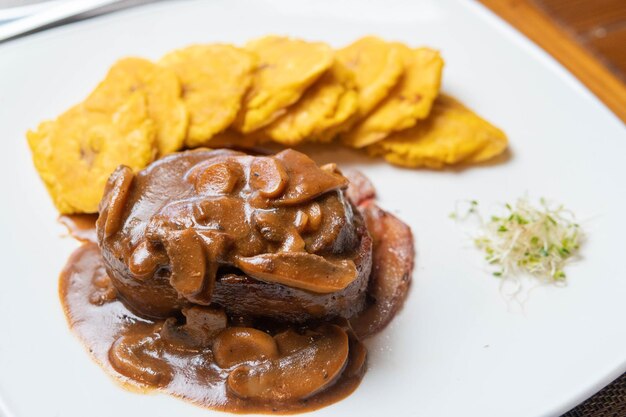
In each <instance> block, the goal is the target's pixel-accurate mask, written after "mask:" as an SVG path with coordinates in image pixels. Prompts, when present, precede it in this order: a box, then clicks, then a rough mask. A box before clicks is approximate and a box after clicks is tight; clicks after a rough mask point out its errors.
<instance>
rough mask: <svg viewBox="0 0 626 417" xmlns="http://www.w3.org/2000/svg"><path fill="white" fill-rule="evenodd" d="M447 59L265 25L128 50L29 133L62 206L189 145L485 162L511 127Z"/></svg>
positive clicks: (415, 161)
mask: <svg viewBox="0 0 626 417" xmlns="http://www.w3.org/2000/svg"><path fill="white" fill-rule="evenodd" d="M443 65H444V63H443V59H442V58H441V56H440V54H439V52H437V51H435V50H432V49H429V48H424V47H420V48H411V47H408V46H406V45H404V44H402V43H398V42H387V41H384V40H382V39H379V38H377V37H373V36H368V37H364V38H361V39H359V40H357V41H356V42H354V43H352V44H351V45H348V46H346V47H344V48H342V49H339V50H333V49H332V48H331V47H330V46H328V45H327V44H325V43H322V42H307V41H304V40H299V39H293V38H288V37H282V36H266V37H263V38H260V39H256V40H252V41H250V42H248V43H247V44H246V45H244V46H243V47H236V46H233V45H227V44H205V45H192V46H189V47H186V48H183V49H178V50H175V51H172V52H170V53H168V54H166V55H165V56H164V57H162V58H161V59H160V60H158V61H157V62H152V61H149V60H146V59H143V58H133V57H131V58H124V59H121V60H119V61H118V62H116V63H115V64H114V65H113V66H112V67H111V69H110V70H109V72H108V74H107V75H106V77H105V79H104V80H103V81H102V82H101V83H100V84H99V85H98V86H97V87H96V89H95V90H94V91H93V92H92V93H91V94H90V95H89V96H88V97H87V98H86V99H85V100H84V101H83V102H82V103H80V104H78V105H76V106H74V107H72V108H71V109H70V110H68V111H66V112H65V113H63V114H62V115H60V116H59V117H58V118H57V119H55V120H53V121H45V122H43V123H41V124H40V125H39V127H38V128H37V129H36V130H35V131H30V132H28V133H27V139H28V143H29V145H30V147H31V150H32V153H33V160H34V163H35V167H36V168H37V170H38V171H39V174H40V176H41V177H42V179H43V181H44V183H45V184H46V187H47V188H48V191H49V193H50V195H51V196H52V199H53V201H54V203H55V205H56V207H57V209H58V210H59V211H60V212H61V213H65V214H69V213H96V212H97V211H98V204H99V201H100V198H101V195H102V190H103V189H104V186H105V184H106V181H107V178H108V176H109V174H110V173H111V172H113V170H114V169H115V168H116V167H117V166H118V165H121V164H124V165H127V166H129V167H130V168H132V169H134V170H139V169H141V168H143V167H145V166H146V165H148V164H149V163H150V162H152V161H153V160H154V159H156V158H159V157H161V156H163V155H166V154H168V153H172V152H176V151H179V150H181V149H189V148H195V147H203V146H207V147H219V146H226V145H229V146H243V147H249V146H254V145H256V144H259V143H266V142H275V143H278V144H280V145H283V146H295V145H298V144H300V143H303V142H319V143H328V142H331V141H337V142H338V143H341V144H343V145H345V146H348V147H351V148H356V149H363V150H365V152H367V153H368V154H369V155H372V156H382V157H383V158H384V159H386V160H387V161H388V162H390V163H392V164H396V165H401V166H406V167H413V168H417V167H426V168H442V167H445V166H449V165H455V164H460V163H464V164H472V163H478V162H482V161H485V160H488V159H490V158H493V157H494V156H496V155H498V154H500V153H502V152H503V151H504V150H505V149H506V147H507V138H506V135H505V134H504V133H503V132H502V131H501V130H499V129H498V128H496V127H494V126H493V125H491V124H490V123H488V122H487V121H485V120H483V119H481V118H480V117H479V116H477V115H476V114H475V113H473V112H472V111H471V110H469V109H467V108H466V107H465V106H463V105H462V104H461V103H459V102H458V101H457V100H455V99H453V98H452V97H448V96H445V95H443V94H440V91H439V90H440V85H441V78H442V72H443Z"/></svg>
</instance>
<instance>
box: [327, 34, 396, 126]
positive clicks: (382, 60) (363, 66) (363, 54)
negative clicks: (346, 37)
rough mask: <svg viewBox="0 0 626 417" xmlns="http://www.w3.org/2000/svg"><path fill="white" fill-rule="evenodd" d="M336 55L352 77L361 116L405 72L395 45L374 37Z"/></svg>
mask: <svg viewBox="0 0 626 417" xmlns="http://www.w3.org/2000/svg"><path fill="white" fill-rule="evenodd" d="M335 56H336V58H337V59H338V60H339V61H340V62H342V63H343V64H344V65H345V66H347V67H348V68H349V69H351V70H352V71H353V72H354V74H355V81H356V85H357V87H358V90H359V114H360V115H361V116H365V115H366V114H368V113H369V112H370V111H371V110H372V109H373V108H374V107H376V105H377V104H378V103H380V102H381V101H382V100H383V99H384V98H385V97H387V94H389V91H390V90H391V89H392V88H393V87H394V86H395V85H396V84H397V83H398V81H400V78H401V76H402V73H403V71H404V62H403V60H402V55H401V51H400V50H399V48H398V46H397V45H396V44H394V43H391V42H385V41H384V40H382V39H380V38H377V37H375V36H366V37H364V38H361V39H359V40H357V41H356V42H353V43H352V44H350V45H348V46H346V47H345V48H342V49H340V50H338V51H337V52H336V55H335Z"/></svg>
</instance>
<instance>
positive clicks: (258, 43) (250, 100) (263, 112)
mask: <svg viewBox="0 0 626 417" xmlns="http://www.w3.org/2000/svg"><path fill="white" fill-rule="evenodd" d="M245 48H246V50H248V51H251V52H253V53H255V54H256V55H257V56H258V57H259V62H258V67H257V69H256V71H255V73H254V76H253V79H252V87H251V89H250V91H249V92H248V94H247V95H246V97H245V99H244V103H243V106H242V109H241V110H240V112H239V114H238V116H237V119H236V120H235V123H234V127H235V128H236V129H237V130H238V131H240V132H242V133H250V132H252V131H254V130H257V129H259V128H261V127H264V126H267V125H269V124H270V123H272V122H273V121H274V120H276V119H278V118H279V117H280V116H281V115H283V114H284V113H285V112H286V109H287V107H288V106H290V105H292V104H293V103H295V102H296V101H298V99H300V97H301V96H302V94H303V93H304V91H305V90H306V89H307V88H308V87H309V86H310V85H312V84H313V83H314V82H315V81H316V80H317V79H318V78H319V77H320V76H321V75H322V74H323V73H324V72H325V71H326V70H327V69H328V68H329V67H330V66H331V64H332V63H333V51H332V50H331V49H330V47H329V46H328V45H326V44H325V43H321V42H305V41H302V40H299V39H291V38H287V37H280V36H266V37H263V38H260V39H256V40H253V41H250V42H248V44H247V45H246V47H245Z"/></svg>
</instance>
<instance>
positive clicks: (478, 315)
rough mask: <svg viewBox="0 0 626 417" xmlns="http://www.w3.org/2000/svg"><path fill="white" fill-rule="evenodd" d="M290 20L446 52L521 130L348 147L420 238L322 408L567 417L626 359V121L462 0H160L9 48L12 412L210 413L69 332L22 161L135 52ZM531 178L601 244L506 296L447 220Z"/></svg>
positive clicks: (346, 161)
mask: <svg viewBox="0 0 626 417" xmlns="http://www.w3.org/2000/svg"><path fill="white" fill-rule="evenodd" d="M266 33H279V34H289V35H294V36H301V37H305V38H310V39H321V40H325V41H328V42H330V43H332V44H333V45H335V46H340V45H344V44H347V43H349V42H350V41H352V40H354V39H355V38H357V37H358V36H361V35H364V34H370V33H372V34H377V35H380V36H382V37H385V38H389V39H398V40H402V41H404V42H407V43H409V44H414V45H422V44H423V45H429V46H432V47H435V48H439V49H440V50H441V51H442V52H443V56H444V57H445V60H446V68H445V77H444V78H445V79H444V90H445V91H447V92H449V93H451V94H454V95H456V96H458V97H459V98H461V99H462V100H464V101H465V102H466V103H467V104H468V105H470V106H471V107H472V108H474V109H476V110H477V111H478V112H479V113H480V114H482V115H484V116H485V117H487V118H488V119H489V120H491V121H493V122H494V123H496V124H498V125H499V126H501V127H502V128H503V129H504V130H505V131H506V132H508V134H509V135H510V139H511V150H512V154H511V157H510V159H509V160H508V161H505V162H503V163H500V164H495V165H492V166H486V167H477V168H472V169H467V170H464V171H458V172H457V171H446V172H429V171H414V170H403V169H398V168H394V167H391V166H388V165H386V164H383V163H380V162H369V161H368V160H366V159H365V158H362V157H358V156H355V155H354V154H352V153H349V152H339V153H337V152H335V151H326V152H324V153H322V154H318V155H317V157H318V158H319V159H320V160H332V159H339V161H340V162H341V163H342V164H343V165H352V166H357V167H359V168H361V169H362V170H363V171H365V172H366V173H367V174H368V175H369V176H370V178H372V180H373V181H374V183H375V185H376V186H377V187H378V190H379V192H380V204H381V205H382V206H383V207H386V208H388V209H390V210H391V211H393V212H395V213H397V214H398V215H399V216H400V217H401V218H402V219H404V220H405V221H407V222H408V223H409V224H410V225H411V227H412V228H413V231H414V233H415V236H416V243H417V252H418V259H417V266H416V270H415V275H414V283H413V287H412V290H411V294H410V296H409V298H408V301H407V303H406V306H405V308H404V310H403V311H402V312H401V314H400V315H399V316H398V317H397V318H396V320H395V321H394V322H393V323H392V325H391V326H390V327H389V328H388V329H387V330H386V331H385V332H384V333H382V334H380V335H378V336H377V337H375V338H374V339H373V340H371V341H370V342H369V343H368V346H369V348H370V357H369V371H368V372H367V374H366V375H365V378H364V380H363V383H362V384H361V386H360V387H359V388H358V389H357V391H356V392H355V393H354V394H353V395H351V396H350V397H348V398H347V399H345V400H344V401H341V402H339V403H337V404H334V405H332V406H330V407H327V408H325V409H322V410H320V411H318V412H317V413H315V414H316V415H319V416H350V415H358V416H362V417H366V416H380V415H393V416H429V417H430V416H432V417H437V416H481V417H501V416H509V417H540V416H556V415H559V414H560V413H561V412H565V411H567V409H569V408H570V407H572V406H574V405H575V404H576V403H578V402H580V401H582V400H583V399H585V398H586V397H588V396H589V395H591V394H592V393H593V392H595V391H597V390H598V389H599V388H600V387H601V386H603V385H604V384H606V383H608V382H609V381H611V380H612V379H613V378H615V377H617V376H618V375H620V374H621V373H622V372H624V371H625V370H626V326H625V325H624V323H625V320H626V260H625V258H626V243H625V239H624V234H625V232H626V227H625V226H624V225H625V220H624V219H625V216H624V209H625V207H626V185H625V182H626V166H625V165H626V164H625V163H624V156H626V129H625V128H624V125H622V124H621V123H620V122H619V121H618V120H617V119H616V118H615V117H614V116H613V115H612V114H611V113H610V112H609V111H608V110H607V109H606V108H605V107H604V106H603V105H602V104H600V102H598V100H596V99H595V98H594V97H593V96H592V95H591V94H590V93H589V92H588V91H587V90H586V89H585V88H584V87H582V86H581V84H580V83H578V82H577V81H576V80H575V79H574V78H573V77H572V76H571V75H570V74H569V73H567V72H566V71H565V70H564V69H563V68H562V67H561V66H559V65H558V64H557V63H556V62H555V61H554V60H553V59H551V58H550V57H548V56H547V55H546V54H545V53H544V52H542V51H541V50H539V49H538V48H537V47H535V46H533V45H532V44H531V43H530V42H528V41H527V40H525V39H524V38H523V37H522V36H520V35H519V34H518V33H517V32H515V31H514V30H512V29H511V28H510V27H508V26H507V25H506V24H504V23H502V22H501V21H500V20H498V19H497V18H495V17H494V16H493V15H492V14H491V13H489V12H487V11H486V10H485V9H483V8H482V7H481V6H479V5H478V4H475V3H473V2H468V1H458V2H457V1H452V0H449V1H448V0H446V1H436V0H432V1H409V0H406V1H391V0H388V1H373V0H368V1H358V0H351V1H343V2H337V1H333V0H307V1H290V0H261V1H259V0H215V1H204V2H172V3H159V4H156V5H152V6H149V7H141V8H138V9H134V10H130V11H127V12H121V13H116V14H113V15H110V16H106V17H102V18H97V19H93V20H89V21H86V22H83V23H78V24H73V25H71V26H67V27H62V28H60V29H55V30H51V31H47V32H43V33H41V34H38V35H35V36H30V37H27V38H24V39H21V40H17V41H13V42H10V43H7V44H5V45H0V132H1V135H2V136H1V143H2V150H1V154H2V163H1V164H0V191H1V193H2V194H1V196H2V197H0V199H1V201H2V204H0V227H1V229H0V232H1V234H0V257H1V259H0V261H1V265H2V277H1V278H0V280H1V283H2V287H1V288H0V317H1V322H0V414H3V413H4V414H5V415H6V416H7V417H9V416H10V417H13V416H16V417H27V416H28V417H30V416H63V417H72V416H77V417H79V416H80V417H82V416H86V415H89V416H91V417H98V416H111V415H136V416H144V415H145V416H151V417H159V416H173V415H176V416H207V415H213V413H212V412H211V411H209V410H204V409H201V408H198V407H195V406H193V405H190V404H187V403H185V402H183V401H180V400H177V399H174V398H172V397H169V396H167V395H160V394H155V395H141V394H135V393H131V392H128V391H125V390H124V389H122V388H120V387H118V386H117V385H116V384H115V383H114V382H113V381H112V380H111V379H110V378H109V377H107V376H106V375H105V374H104V372H102V371H101V370H100V368H99V367H98V366H97V365H96V364H95V363H93V362H92V361H91V360H90V359H89V357H88V355H87V353H86V352H85V351H84V350H83V347H82V346H81V345H80V343H79V342H78V340H77V339H75V338H74V337H73V336H72V334H71V333H70V331H69V330H68V328H67V326H66V323H65V320H64V317H63V313H62V310H61V306H60V304H59V300H58V297H57V274H58V273H59V271H60V270H61V268H62V267H63V264H64V263H65V260H66V258H67V257H68V255H69V254H70V252H71V250H72V249H73V248H75V247H76V246H77V244H76V243H75V242H73V241H72V240H71V239H68V238H62V237H61V235H62V234H63V229H62V228H61V227H60V226H59V225H58V224H57V223H56V222H55V217H56V213H55V210H54V209H53V207H52V204H51V203H50V200H49V198H48V196H47V194H46V192H45V190H44V187H43V185H42V183H41V182H40V181H39V178H38V177H37V174H36V172H35V170H34V169H33V167H32V165H31V161H30V155H29V152H28V149H27V146H26V142H25V140H24V132H25V131H26V130H27V129H28V128H32V127H35V126H36V125H37V123H38V122H39V121H40V120H42V119H45V118H49V117H53V116H55V115H57V114H59V113H60V112H61V111H63V110H64V109H66V108H67V107H68V106H70V105H72V104H73V103H76V102H77V101H79V100H80V99H82V98H83V97H84V96H85V95H86V94H87V93H88V92H89V91H90V89H91V88H93V86H94V85H95V84H96V83H97V81H98V80H99V79H101V78H102V76H103V75H104V74H105V72H106V71H107V68H108V67H109V65H110V64H111V63H112V62H113V61H115V60H116V59H117V58H119V57H122V56H124V55H141V56H146V57H151V58H158V57H159V56H160V55H162V54H163V53H164V52H166V51H168V50H170V49H173V48H176V47H180V46H183V45H186V44H189V43H195V42H213V41H227V42H237V43H242V42H244V41H245V40H247V39H250V38H252V37H255V36H258V35H262V34H266ZM525 192H528V193H529V194H530V195H531V196H532V197H539V196H547V197H550V198H552V199H554V200H557V201H560V202H563V203H565V204H566V205H567V206H569V207H570V208H572V209H574V210H575V211H576V212H577V214H578V215H579V217H580V218H582V219H588V220H587V221H585V222H584V225H585V228H586V229H587V231H588V233H589V240H588V242H587V244H586V245H585V247H584V260H582V261H581V262H579V263H577V264H576V265H573V266H571V267H570V268H568V270H567V272H568V276H569V285H568V286H567V288H555V287H542V288H539V289H537V290H535V291H534V292H533V293H532V295H531V297H530V299H529V300H528V301H527V303H526V304H525V311H524V313H523V314H522V313H519V312H511V311H510V308H509V307H510V306H509V305H507V302H506V301H505V300H504V299H503V297H502V296H501V294H500V293H499V289H498V281H497V279H495V278H493V277H492V276H490V275H489V274H487V273H485V272H484V271H483V270H482V269H481V268H478V267H476V263H475V262H474V261H473V260H472V259H473V253H472V251H471V250H468V249H467V248H465V246H466V242H464V241H463V236H462V234H461V233H459V230H458V228H457V227H456V226H455V224H454V223H453V222H451V221H450V219H448V213H449V212H450V211H451V210H452V208H453V206H454V204H455V201H457V200H459V199H465V198H475V199H478V200H480V201H481V202H484V203H488V204H491V203H495V202H499V201H507V200H509V201H510V200H512V199H514V198H515V197H517V196H519V195H521V194H523V193H525Z"/></svg>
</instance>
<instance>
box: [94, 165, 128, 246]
mask: <svg viewBox="0 0 626 417" xmlns="http://www.w3.org/2000/svg"><path fill="white" fill-rule="evenodd" d="M134 176H135V175H134V174H133V170H132V169H130V168H129V167H127V166H124V165H121V166H120V167H118V168H117V169H116V170H115V172H113V174H111V177H110V178H109V180H108V182H107V185H106V189H105V191H104V195H105V196H106V198H105V199H103V200H102V202H101V203H100V210H99V211H100V213H101V215H102V219H101V220H100V221H99V222H98V227H101V228H102V233H103V235H104V237H105V238H107V237H110V236H112V235H113V234H115V232H117V231H118V230H119V228H120V227H121V226H122V220H123V217H122V214H123V213H124V207H125V206H126V200H127V199H128V194H129V193H130V186H131V185H132V183H133V178H134Z"/></svg>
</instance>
